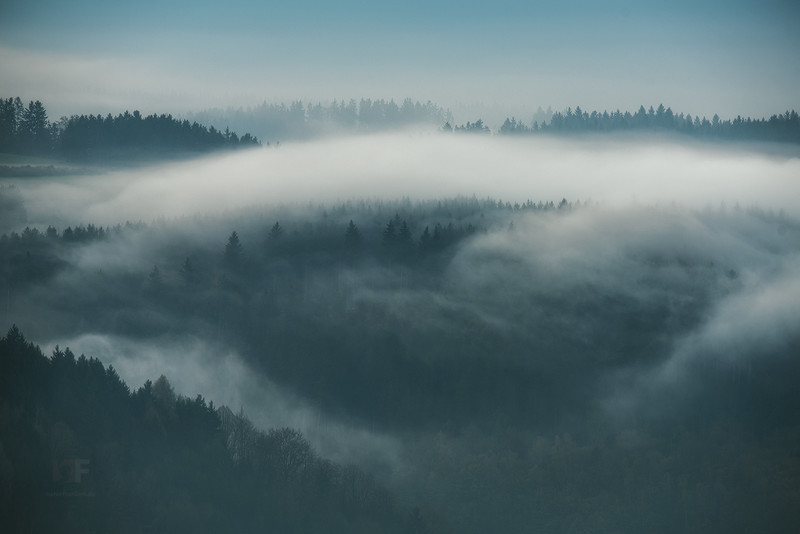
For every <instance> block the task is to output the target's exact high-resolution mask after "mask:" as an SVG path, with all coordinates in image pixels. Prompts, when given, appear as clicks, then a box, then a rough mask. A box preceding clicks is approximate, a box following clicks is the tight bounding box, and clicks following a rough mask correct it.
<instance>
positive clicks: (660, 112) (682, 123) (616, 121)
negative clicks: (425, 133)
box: [444, 104, 800, 143]
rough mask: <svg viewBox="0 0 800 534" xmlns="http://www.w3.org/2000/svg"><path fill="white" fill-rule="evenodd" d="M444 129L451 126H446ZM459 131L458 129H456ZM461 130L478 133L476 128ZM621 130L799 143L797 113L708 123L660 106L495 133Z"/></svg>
mask: <svg viewBox="0 0 800 534" xmlns="http://www.w3.org/2000/svg"><path fill="white" fill-rule="evenodd" d="M444 129H445V130H447V129H450V125H449V124H446V125H445V128H444ZM456 129H458V128H456ZM461 129H464V130H468V131H480V128H478V127H477V126H476V125H472V127H470V123H467V125H466V127H463V128H461ZM624 131H656V132H658V131H661V132H676V133H681V134H686V135H691V136H694V137H700V138H710V139H728V140H756V141H781V142H791V143H800V116H798V114H797V112H796V111H794V110H792V111H786V112H785V113H782V114H777V115H772V116H771V117H770V118H768V119H764V118H762V119H752V118H750V117H747V118H742V117H741V116H737V117H736V118H735V119H733V120H731V119H725V120H723V119H720V117H719V115H716V114H715V115H714V116H713V117H712V118H711V120H708V119H707V118H706V117H702V118H701V117H700V116H695V117H692V115H690V114H686V115H684V114H683V113H679V114H676V113H674V112H673V111H672V109H671V108H665V107H664V105H663V104H659V106H658V108H657V109H653V107H652V106H650V108H649V109H648V110H645V108H644V106H640V107H639V110H638V111H636V112H635V113H631V112H629V111H625V112H622V111H619V110H616V111H613V112H610V113H609V112H608V111H603V112H599V111H592V112H587V111H583V110H582V109H581V108H580V106H578V107H576V108H575V109H574V110H573V109H572V108H567V110H566V111H564V112H560V111H559V112H555V113H553V115H552V116H551V118H550V121H549V122H542V123H540V122H538V121H533V122H532V123H530V124H528V123H525V122H524V121H518V120H517V119H516V118H514V117H511V118H507V119H506V120H505V122H504V123H503V125H502V126H501V127H500V129H499V131H498V133H500V134H504V135H519V134H536V133H545V134H546V133H552V134H572V133H584V132H624Z"/></svg>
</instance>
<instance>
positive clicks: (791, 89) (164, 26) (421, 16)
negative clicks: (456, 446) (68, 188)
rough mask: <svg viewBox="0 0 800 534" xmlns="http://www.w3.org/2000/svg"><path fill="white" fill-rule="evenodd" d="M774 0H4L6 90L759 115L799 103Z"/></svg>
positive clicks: (175, 107)
mask: <svg viewBox="0 0 800 534" xmlns="http://www.w3.org/2000/svg"><path fill="white" fill-rule="evenodd" d="M798 4H799V3H797V2H791V1H782V0H766V1H752V0H733V1H727V2H722V1H708V0H698V1H695V2H685V1H682V0H679V1H676V2H653V1H639V2H630V1H621V0H617V1H610V2H587V1H574V0H573V1H569V0H567V1H559V2H557V1H545V2H522V1H516V0H504V1H495V2H469V1H466V2H465V1H460V2H456V1H438V2H431V1H428V2H422V1H418V0H408V1H404V2H367V1H358V0H342V1H339V2H320V1H313V0H307V1H297V2H281V3H273V2H253V1H245V0H233V1H229V2H224V3H223V2H203V1H193V2H189V1H186V0H172V1H168V0H167V1H165V0H161V1H154V0H141V1H139V2H125V3H118V2H111V1H105V2H103V1H97V0H72V1H56V0H50V1H44V0H38V1H37V0H27V1H20V0H2V2H0V95H20V96H22V97H23V98H24V99H26V100H27V99H33V98H39V99H42V100H43V101H44V102H45V103H46V104H47V105H48V109H50V110H51V115H59V114H66V113H74V112H100V111H102V112H105V111H112V112H116V111H120V110H122V109H132V108H137V109H141V110H142V111H144V112H178V113H179V112H182V111H190V110H197V109H202V108H206V107H211V106H229V105H230V106H240V105H243V106H247V105H253V104H257V103H260V102H262V101H264V100H267V101H270V102H272V101H289V100H293V99H296V98H302V99H304V100H313V101H317V100H320V101H323V102H324V101H330V100H332V99H334V98H336V99H341V98H345V99H349V98H355V99H359V98H361V97H369V98H395V99H402V98H404V97H411V98H414V99H420V100H428V99H430V100H433V101H435V102H437V103H440V104H442V105H445V106H450V107H454V108H458V107H459V105H461V106H462V107H463V106H464V105H482V106H485V107H497V108H506V109H508V113H513V112H515V110H517V111H519V112H520V113H524V112H525V110H532V109H535V108H536V107H537V106H542V107H545V108H546V107H547V106H552V107H553V108H554V109H563V108H566V107H567V106H572V107H574V106H577V105H580V106H581V107H582V108H584V109H595V108H596V109H616V108H621V109H635V108H638V106H639V105H640V104H644V105H646V106H648V105H651V104H652V105H658V103H661V102H663V103H664V104H665V105H669V106H671V107H672V108H673V109H675V110H676V111H685V112H689V113H692V114H707V115H709V116H710V115H713V113H715V112H716V113H719V114H720V115H721V116H723V117H725V116H731V115H734V116H735V115H736V114H743V115H753V116H763V115H769V114H772V113H775V112H780V111H782V110H785V109H788V108H800V101H798V100H800V96H799V95H800V91H798V90H797V88H798V87H800V59H798V58H800V54H799V53H798V52H800V37H798V34H800V32H798V25H799V24H798V23H800V7H798Z"/></svg>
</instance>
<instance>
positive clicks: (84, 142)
mask: <svg viewBox="0 0 800 534" xmlns="http://www.w3.org/2000/svg"><path fill="white" fill-rule="evenodd" d="M258 144H259V142H258V139H256V138H255V137H253V136H252V135H250V134H247V133H246V134H244V135H242V136H241V137H239V136H238V135H237V134H236V133H233V132H231V131H230V130H227V129H226V130H225V131H224V132H221V131H218V130H217V129H215V128H214V127H213V126H212V127H210V128H206V127H205V126H202V125H200V124H198V123H197V122H191V123H190V122H189V121H188V120H178V119H176V118H173V117H172V115H148V116H146V117H145V116H142V115H141V114H140V113H139V112H138V111H134V112H133V113H129V112H127V111H126V112H125V113H121V114H119V115H117V116H116V117H113V116H112V115H111V114H108V115H106V116H105V117H102V116H100V115H73V116H72V117H63V118H61V119H59V120H58V121H55V122H50V121H49V119H48V117H47V110H46V109H45V107H44V105H43V104H42V103H41V102H40V101H38V100H37V101H35V102H34V101H31V102H30V103H28V105H27V106H25V105H24V104H23V102H22V100H21V99H20V98H19V97H16V98H0V152H8V153H17V154H33V155H54V156H58V157H62V158H66V159H69V160H108V159H112V160H113V159H123V160H126V161H133V160H135V159H136V158H142V157H152V156H157V155H161V156H169V155H181V154H185V153H194V154H197V153H203V152H208V151H211V150H217V149H221V148H234V147H251V146H257V145H258Z"/></svg>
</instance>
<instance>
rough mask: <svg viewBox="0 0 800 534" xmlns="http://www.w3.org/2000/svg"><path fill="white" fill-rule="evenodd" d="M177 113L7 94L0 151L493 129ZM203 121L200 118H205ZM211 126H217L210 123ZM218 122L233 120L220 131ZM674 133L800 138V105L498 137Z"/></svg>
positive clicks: (508, 128)
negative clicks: (57, 105) (91, 109)
mask: <svg viewBox="0 0 800 534" xmlns="http://www.w3.org/2000/svg"><path fill="white" fill-rule="evenodd" d="M187 117H189V118H184V119H179V118H175V117H173V116H172V115H165V114H161V115H155V114H153V115H148V116H143V115H141V114H140V113H139V112H138V111H134V112H133V113H130V112H128V111H126V112H124V113H120V114H118V115H116V116H112V115H111V114H108V115H106V116H101V115H99V114H98V115H73V116H71V117H62V118H61V119H59V120H57V121H53V122H51V121H50V120H49V119H48V116H47V110H46V109H45V107H44V105H43V104H42V103H41V102H40V101H35V102H34V101H31V102H29V103H28V105H27V106H25V105H24V104H23V102H22V100H21V99H20V98H19V97H17V98H4V99H0V152H9V153H20V154H36V155H54V156H59V157H63V158H66V159H71V160H83V161H91V160H98V159H101V160H102V159H110V160H114V159H122V160H127V161H133V160H135V159H136V158H141V157H148V156H150V157H152V156H162V157H163V156H169V155H184V154H187V153H188V154H191V153H195V154H197V153H205V152H208V151H211V150H218V149H223V148H236V147H252V146H258V145H260V141H259V139H258V138H257V137H255V136H254V135H252V134H251V133H245V134H243V135H241V136H239V135H238V134H236V133H235V132H233V131H231V128H232V127H233V128H234V129H239V130H240V131H247V132H258V133H259V136H260V138H261V139H264V140H266V144H267V145H269V144H270V143H276V142H277V143H278V144H279V143H280V142H281V141H291V140H300V139H309V138H317V137H323V136H327V135H334V134H343V133H344V134H353V133H360V134H371V133H376V132H381V131H387V130H391V129H400V128H405V127H409V126H416V127H420V126H421V127H424V128H428V129H430V130H432V131H433V130H439V131H443V132H460V133H484V134H489V133H492V130H491V129H490V128H489V126H488V125H487V124H486V123H485V122H484V120H482V119H480V118H479V119H477V120H475V121H474V122H471V121H467V122H466V123H463V124H456V123H455V122H454V118H453V115H452V113H450V112H449V111H448V110H446V109H444V108H442V107H440V106H438V105H436V104H434V103H432V102H430V101H428V102H425V103H420V102H414V101H412V100H411V99H406V100H404V101H403V102H402V103H401V104H400V105H398V104H396V103H395V102H394V101H393V100H389V101H386V100H383V99H378V100H371V99H363V98H362V99H361V100H359V101H358V102H356V101H355V100H349V101H344V100H342V101H336V100H334V101H333V102H331V103H330V104H326V105H323V104H321V103H317V104H304V103H303V102H302V101H294V102H292V103H291V104H289V105H285V104H267V103H266V102H264V103H262V104H261V105H259V106H254V107H249V108H237V109H233V108H228V109H210V110H206V111H201V112H196V113H189V114H188V115H187ZM198 121H199V122H198ZM203 124H211V126H204V125H203ZM213 124H220V125H224V126H223V127H221V128H220V129H218V128H216V127H215V126H213ZM614 132H629V133H639V134H642V133H648V132H649V133H658V132H661V133H664V132H669V133H674V134H678V135H681V136H685V137H687V138H690V139H691V138H694V139H707V140H715V139H716V140H728V141H733V140H737V141H773V142H787V143H798V142H800V117H798V114H797V112H796V111H794V110H791V111H789V110H787V111H786V112H784V113H779V114H774V115H771V116H770V117H768V118H750V117H742V116H737V117H736V118H733V119H730V118H720V117H719V116H718V115H717V114H714V115H713V116H712V118H711V119H708V118H706V117H705V116H703V117H701V116H699V115H697V116H694V117H693V116H692V115H691V114H684V113H678V112H673V110H672V109H671V108H669V107H665V106H664V105H663V104H659V105H658V107H657V108H653V106H650V107H649V108H648V109H645V107H644V106H640V107H639V109H638V110H637V111H636V112H633V113H632V112H630V111H620V110H615V111H612V112H609V111H584V110H582V109H581V108H580V106H578V107H576V108H575V109H574V110H573V109H572V108H568V109H566V110H564V111H556V112H553V111H552V110H548V111H547V112H545V111H542V110H541V109H540V110H539V111H537V113H536V114H535V115H534V118H533V119H530V120H524V119H518V118H516V117H509V118H506V120H505V121H504V122H503V124H502V125H501V126H500V127H499V128H497V129H496V131H495V132H494V133H496V134H499V135H544V134H548V135H560V136H564V135H575V134H581V133H614Z"/></svg>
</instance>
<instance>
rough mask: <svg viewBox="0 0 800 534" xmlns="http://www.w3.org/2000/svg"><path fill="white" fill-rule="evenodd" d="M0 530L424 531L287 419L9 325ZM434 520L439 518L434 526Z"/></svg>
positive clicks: (413, 511)
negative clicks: (139, 381)
mask: <svg viewBox="0 0 800 534" xmlns="http://www.w3.org/2000/svg"><path fill="white" fill-rule="evenodd" d="M0 367H2V372H0V403H2V406H1V407H2V412H0V414H1V415H0V492H1V493H0V495H2V499H0V525H2V526H3V528H4V530H5V531H8V532H53V531H58V532H175V531H182V532H183V531H188V530H191V531H193V532H220V531H263V530H267V531H274V530H277V531H280V532H319V531H320V530H323V531H325V532H428V531H430V529H431V528H435V529H436V531H442V530H441V529H444V528H446V526H445V525H444V524H441V523H439V524H435V523H429V522H430V521H436V518H433V519H426V518H425V517H424V516H423V514H422V513H421V512H420V509H419V508H407V507H404V506H402V505H400V504H398V502H397V500H396V498H395V497H394V496H393V495H392V494H391V493H390V492H389V491H387V490H386V489H385V488H384V487H382V486H381V485H380V484H379V483H377V482H376V481H375V480H374V479H373V478H372V477H371V476H369V475H367V474H365V473H364V472H363V471H361V470H360V469H359V468H357V467H355V466H353V465H348V466H343V465H338V464H336V463H333V462H330V461H328V460H325V459H323V458H319V457H318V456H317V454H316V453H315V452H314V450H313V449H312V448H311V446H310V445H309V443H308V441H306V439H305V438H304V437H303V436H302V434H301V433H299V432H298V431H296V430H293V429H291V428H274V429H270V430H269V431H262V430H258V429H256V428H255V427H254V426H253V424H252V423H251V422H250V421H249V420H248V419H247V418H246V417H245V416H244V414H243V413H241V412H239V413H234V412H233V411H232V410H231V409H229V408H227V407H224V406H223V407H218V408H215V407H214V403H213V402H206V400H205V399H204V398H203V397H202V396H201V395H199V394H198V395H197V396H196V397H194V398H190V397H186V396H183V395H179V394H176V393H175V392H174V390H173V388H172V386H171V385H170V383H169V381H168V380H167V379H166V377H164V376H163V375H162V376H161V377H160V378H158V379H157V380H156V381H155V382H151V381H147V382H146V383H145V384H144V385H143V386H141V387H139V388H137V389H134V390H130V389H129V387H128V386H127V385H126V384H125V383H124V382H123V381H122V380H121V379H120V377H119V376H118V374H117V373H116V371H115V370H114V368H113V367H111V366H108V367H105V366H104V365H103V364H102V363H100V362H99V361H98V360H96V359H94V358H86V357H85V356H83V355H81V356H80V357H76V356H75V355H74V354H73V353H72V352H71V351H70V350H69V349H68V348H67V349H64V350H61V349H60V348H58V347H56V349H55V350H54V351H53V354H52V355H51V356H50V357H45V356H44V355H43V354H42V352H41V351H40V349H39V348H38V347H37V346H35V345H33V344H32V343H30V342H28V341H27V340H26V339H25V337H24V336H23V334H22V333H21V332H20V331H19V329H17V328H16V327H12V328H11V329H10V330H9V331H8V333H7V334H6V335H5V336H4V337H2V338H0ZM434 525H435V527H434Z"/></svg>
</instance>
